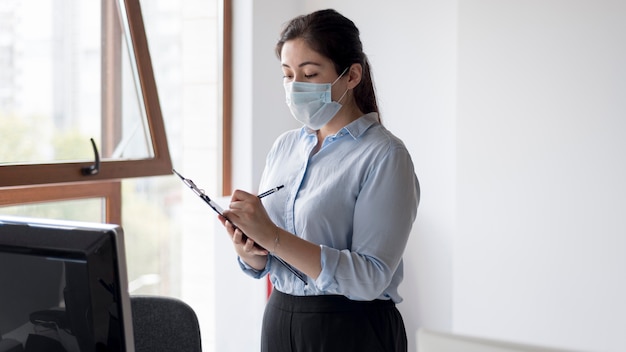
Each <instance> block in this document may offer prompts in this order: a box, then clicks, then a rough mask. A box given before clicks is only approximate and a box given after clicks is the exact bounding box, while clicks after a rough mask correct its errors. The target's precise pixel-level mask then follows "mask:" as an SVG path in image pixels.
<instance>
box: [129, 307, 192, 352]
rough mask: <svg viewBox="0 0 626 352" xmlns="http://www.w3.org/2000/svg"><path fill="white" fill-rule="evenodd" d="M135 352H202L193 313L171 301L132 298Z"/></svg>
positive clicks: (189, 309)
mask: <svg viewBox="0 0 626 352" xmlns="http://www.w3.org/2000/svg"><path fill="white" fill-rule="evenodd" d="M130 304H131V309H132V315H133V330H134V336H135V352H173V351H181V352H183V351H184V352H202V345H201V341H200V325H199V323H198V317H197V316H196V313H195V312H194V311H193V309H192V308H191V307H190V306H189V305H187V304H186V303H185V302H183V301H181V300H179V299H176V298H171V297H161V296H131V297H130Z"/></svg>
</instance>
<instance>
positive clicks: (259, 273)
mask: <svg viewBox="0 0 626 352" xmlns="http://www.w3.org/2000/svg"><path fill="white" fill-rule="evenodd" d="M271 260H272V258H271V256H268V257H267V264H265V268H264V269H263V270H257V269H255V268H253V267H251V266H250V265H248V264H246V263H245V262H244V261H243V260H241V257H239V256H237V263H239V267H240V268H241V270H243V272H244V273H246V275H248V276H250V277H253V278H255V279H260V278H262V277H263V276H265V275H266V274H267V273H268V272H269V271H270V266H271V264H270V262H271Z"/></svg>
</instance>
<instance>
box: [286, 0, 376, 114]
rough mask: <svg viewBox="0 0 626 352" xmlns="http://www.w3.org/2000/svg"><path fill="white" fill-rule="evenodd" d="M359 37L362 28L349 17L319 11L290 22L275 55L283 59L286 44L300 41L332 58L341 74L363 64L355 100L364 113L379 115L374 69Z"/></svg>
mask: <svg viewBox="0 0 626 352" xmlns="http://www.w3.org/2000/svg"><path fill="white" fill-rule="evenodd" d="M359 35H360V33H359V29H358V28H357V27H356V26H355V25H354V22H352V21H351V20H349V19H348V18H346V17H344V16H342V15H341V14H340V13H338V12H337V11H335V10H332V9H328V10H320V11H316V12H313V13H310V14H308V15H302V16H298V17H296V18H294V19H292V20H291V21H289V22H288V23H287V25H286V26H285V27H284V29H283V30H282V32H281V34H280V39H279V40H278V43H276V55H277V56H278V57H279V58H280V54H281V51H282V48H283V45H284V44H285V42H287V41H289V40H293V39H297V38H301V39H303V40H304V41H305V42H306V43H307V44H308V45H309V47H311V49H313V50H314V51H316V52H318V53H320V54H321V55H323V56H325V57H327V58H329V59H330V60H331V61H332V62H333V63H334V66H335V71H336V72H337V74H338V75H339V74H340V73H341V72H343V71H344V70H345V69H346V68H347V67H350V65H352V64H355V63H358V64H361V66H362V67H363V74H362V78H361V82H360V83H359V84H358V85H357V86H356V87H355V88H354V100H355V102H356V105H357V106H358V107H359V109H361V111H363V112H364V113H369V112H377V113H380V111H379V110H378V103H377V99H376V92H375V89H374V82H373V81H372V70H371V67H370V64H369V61H368V60H367V55H365V53H364V52H363V44H362V43H361V39H360V38H359ZM379 122H380V117H379Z"/></svg>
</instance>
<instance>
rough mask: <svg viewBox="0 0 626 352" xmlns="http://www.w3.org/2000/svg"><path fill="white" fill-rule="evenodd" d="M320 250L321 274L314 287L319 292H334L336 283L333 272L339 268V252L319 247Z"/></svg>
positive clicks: (322, 246)
mask: <svg viewBox="0 0 626 352" xmlns="http://www.w3.org/2000/svg"><path fill="white" fill-rule="evenodd" d="M320 248H321V250H322V255H321V264H322V272H321V273H320V275H319V276H318V277H317V280H315V286H316V287H317V288H318V289H319V290H321V291H334V290H336V289H337V286H338V284H337V281H336V280H335V272H336V271H337V266H339V258H340V256H341V254H340V252H339V251H338V250H336V249H333V248H330V247H327V246H324V245H321V246H320Z"/></svg>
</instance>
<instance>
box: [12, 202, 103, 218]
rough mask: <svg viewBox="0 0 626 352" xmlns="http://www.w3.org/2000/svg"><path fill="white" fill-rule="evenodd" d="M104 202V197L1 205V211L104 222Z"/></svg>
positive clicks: (19, 214) (29, 215)
mask: <svg viewBox="0 0 626 352" xmlns="http://www.w3.org/2000/svg"><path fill="white" fill-rule="evenodd" d="M103 202H104V200H103V199H102V198H88V199H79V200H65V201H55V202H41V203H33V204H20V205H11V206H1V207H0V213H2V214H3V215H15V216H25V217H33V218H42V219H56V220H73V221H87V222H103V214H104V209H103Z"/></svg>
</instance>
